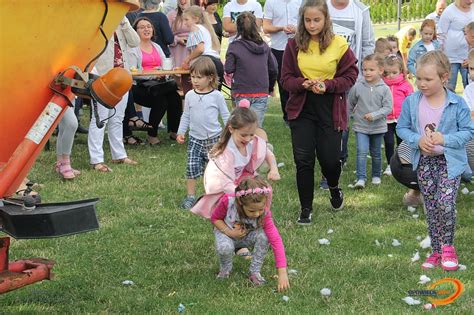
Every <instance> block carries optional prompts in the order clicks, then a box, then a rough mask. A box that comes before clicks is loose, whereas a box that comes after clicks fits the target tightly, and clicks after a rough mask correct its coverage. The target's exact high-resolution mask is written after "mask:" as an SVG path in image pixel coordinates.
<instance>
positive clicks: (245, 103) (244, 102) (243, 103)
mask: <svg viewBox="0 0 474 315" xmlns="http://www.w3.org/2000/svg"><path fill="white" fill-rule="evenodd" d="M238 106H239V107H242V108H250V101H249V100H248V99H246V98H244V99H243V100H240V102H239V105H238Z"/></svg>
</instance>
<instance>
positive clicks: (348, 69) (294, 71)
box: [280, 39, 359, 130]
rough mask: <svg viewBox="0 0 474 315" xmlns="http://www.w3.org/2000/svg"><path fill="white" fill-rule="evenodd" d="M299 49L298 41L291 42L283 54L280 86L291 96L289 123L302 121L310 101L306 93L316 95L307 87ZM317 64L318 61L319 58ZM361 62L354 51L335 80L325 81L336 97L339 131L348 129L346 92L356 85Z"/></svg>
mask: <svg viewBox="0 0 474 315" xmlns="http://www.w3.org/2000/svg"><path fill="white" fill-rule="evenodd" d="M297 58H298V47H297V46H296V42H295V40H294V39H290V40H289V41H288V44H287V45H286V48H285V52H284V54H283V62H282V66H281V78H280V83H281V84H282V86H283V88H284V89H285V90H287V91H288V92H289V93H290V97H289V99H288V102H287V103H286V112H287V114H288V120H294V119H296V118H298V116H299V115H300V113H301V111H302V110H303V106H304V103H305V102H306V93H312V92H309V91H308V90H306V89H305V88H304V87H303V82H304V81H305V80H307V78H305V77H303V74H302V73H301V70H300V68H299V67H298V59H297ZM315 61H316V62H317V59H315ZM356 63H357V59H356V57H355V56H354V53H353V52H352V50H351V49H350V48H348V49H347V51H346V52H345V53H344V55H343V56H342V58H341V60H340V61H339V63H338V64H337V69H336V74H335V75H334V78H333V79H330V80H325V81H324V84H325V85H326V93H332V94H334V103H333V107H332V120H333V123H334V129H335V130H347V100H346V94H347V93H346V92H347V91H349V89H350V88H351V87H352V86H353V85H354V84H355V82H356V80H357V75H358V74H359V70H358V68H357V64H356Z"/></svg>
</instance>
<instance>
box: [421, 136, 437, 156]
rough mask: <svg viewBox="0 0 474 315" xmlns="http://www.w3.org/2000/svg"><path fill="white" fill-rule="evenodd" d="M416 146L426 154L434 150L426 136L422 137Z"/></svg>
mask: <svg viewBox="0 0 474 315" xmlns="http://www.w3.org/2000/svg"><path fill="white" fill-rule="evenodd" d="M418 146H419V147H420V149H421V151H424V152H427V153H431V152H432V151H433V148H434V144H433V143H432V142H431V140H430V139H429V138H428V137H426V136H423V137H421V138H420V141H419V142H418Z"/></svg>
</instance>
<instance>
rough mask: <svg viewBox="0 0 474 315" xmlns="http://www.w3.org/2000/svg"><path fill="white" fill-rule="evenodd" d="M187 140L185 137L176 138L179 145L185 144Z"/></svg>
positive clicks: (178, 136)
mask: <svg viewBox="0 0 474 315" xmlns="http://www.w3.org/2000/svg"><path fill="white" fill-rule="evenodd" d="M185 140H186V137H185V136H184V135H177V136H176V142H178V143H179V144H183V143H184V141H185Z"/></svg>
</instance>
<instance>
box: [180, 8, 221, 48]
mask: <svg viewBox="0 0 474 315" xmlns="http://www.w3.org/2000/svg"><path fill="white" fill-rule="evenodd" d="M183 14H189V15H190V16H193V17H196V18H198V20H199V23H198V24H201V25H202V26H204V27H205V28H206V29H207V30H208V31H209V33H210V34H211V39H212V49H214V50H215V51H217V52H219V51H220V50H221V43H220V42H219V38H218V37H217V35H216V32H215V31H214V28H213V27H212V24H211V22H209V19H208V18H207V15H206V14H204V11H203V9H202V8H201V7H198V6H197V5H192V6H190V7H189V8H187V9H186V10H184V12H183Z"/></svg>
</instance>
